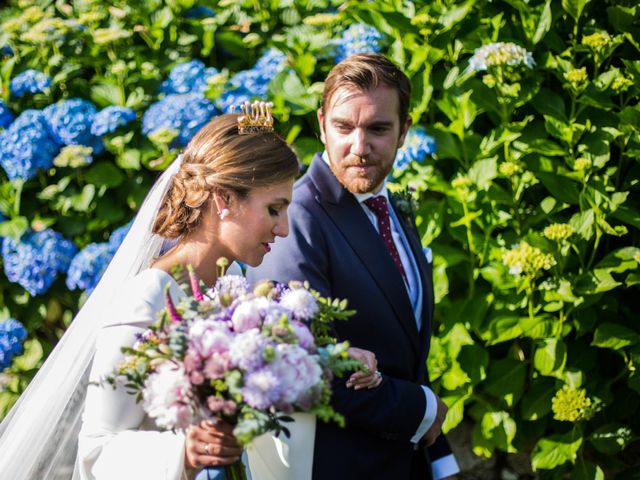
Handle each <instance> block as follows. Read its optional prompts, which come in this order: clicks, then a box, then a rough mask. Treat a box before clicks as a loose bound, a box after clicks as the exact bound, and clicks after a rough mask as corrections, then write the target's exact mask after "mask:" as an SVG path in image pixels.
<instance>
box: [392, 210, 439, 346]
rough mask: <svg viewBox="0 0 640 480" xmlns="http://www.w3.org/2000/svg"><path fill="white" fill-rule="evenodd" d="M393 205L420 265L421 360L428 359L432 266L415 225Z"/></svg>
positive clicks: (432, 300)
mask: <svg viewBox="0 0 640 480" xmlns="http://www.w3.org/2000/svg"><path fill="white" fill-rule="evenodd" d="M391 203H392V205H393V208H394V210H395V212H396V215H397V217H398V218H399V219H400V225H401V226H402V229H403V231H404V235H405V237H406V238H407V241H408V242H409V247H410V248H411V254H412V255H413V258H414V259H415V261H416V264H417V265H418V273H419V276H420V283H421V284H422V328H421V329H420V337H421V339H422V340H423V341H421V343H420V344H421V346H422V349H421V356H420V358H426V356H427V353H428V351H429V339H430V336H431V322H432V312H433V302H434V297H433V279H432V266H431V265H430V264H429V263H428V262H427V259H426V258H425V255H424V251H423V250H422V243H421V242H420V237H419V235H418V232H417V231H416V229H415V227H414V225H410V224H409V223H408V222H407V221H406V220H405V218H404V216H403V215H400V213H399V212H398V209H397V208H396V206H395V203H394V202H393V201H392V202H391Z"/></svg>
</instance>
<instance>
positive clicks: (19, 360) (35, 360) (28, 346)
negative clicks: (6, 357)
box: [13, 338, 44, 372]
mask: <svg viewBox="0 0 640 480" xmlns="http://www.w3.org/2000/svg"><path fill="white" fill-rule="evenodd" d="M43 354H44V351H43V349H42V345H41V344H40V342H39V341H38V340H37V339H35V338H32V339H28V340H26V341H25V342H24V353H23V354H22V355H20V356H18V357H15V359H14V360H13V368H14V369H15V370H17V371H23V372H28V371H29V370H33V369H35V368H36V367H38V365H39V364H40V362H41V361H42V358H43Z"/></svg>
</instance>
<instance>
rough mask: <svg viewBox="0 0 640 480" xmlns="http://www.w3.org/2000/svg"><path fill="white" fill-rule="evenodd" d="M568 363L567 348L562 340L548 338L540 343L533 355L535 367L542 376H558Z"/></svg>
mask: <svg viewBox="0 0 640 480" xmlns="http://www.w3.org/2000/svg"><path fill="white" fill-rule="evenodd" d="M566 363H567V346H566V345H565V343H564V342H563V341H562V340H557V339H555V338H548V339H545V340H542V341H540V342H539V343H538V346H537V348H536V351H535V353H534V355H533V366H534V367H535V368H536V369H537V370H538V371H539V372H540V373H541V374H542V375H555V376H558V375H559V374H561V373H562V370H563V369H564V366H565V364H566Z"/></svg>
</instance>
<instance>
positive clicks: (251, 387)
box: [242, 368, 280, 410]
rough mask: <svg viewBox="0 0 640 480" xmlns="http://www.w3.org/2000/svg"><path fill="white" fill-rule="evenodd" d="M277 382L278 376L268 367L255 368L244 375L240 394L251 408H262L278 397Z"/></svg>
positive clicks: (272, 402) (268, 405)
mask: <svg viewBox="0 0 640 480" xmlns="http://www.w3.org/2000/svg"><path fill="white" fill-rule="evenodd" d="M279 384H280V382H279V381H278V378H277V377H276V375H274V373H273V372H272V371H270V370H269V369H266V368H263V369H260V370H256V371H255V372H251V373H249V374H248V375H247V376H246V377H245V383H244V387H243V388H242V396H243V397H244V399H245V401H246V402H247V403H248V404H249V405H250V406H252V407H253V408H257V409H259V410H264V409H266V408H268V407H270V406H271V405H273V404H274V403H275V402H276V401H277V400H278V398H279V397H280V388H279Z"/></svg>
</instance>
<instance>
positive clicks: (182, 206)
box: [153, 114, 300, 238]
mask: <svg viewBox="0 0 640 480" xmlns="http://www.w3.org/2000/svg"><path fill="white" fill-rule="evenodd" d="M237 119H238V115H236V114H229V115H221V116H219V117H216V118H214V119H213V120H212V121H210V122H209V123H208V124H207V125H205V126H204V127H203V128H202V129H201V130H200V131H199V132H198V133H197V134H196V136H195V137H193V138H192V139H191V141H190V142H189V144H188V145H187V147H186V148H185V150H184V152H183V158H182V164H181V166H180V170H179V171H178V173H177V174H176V175H175V177H174V178H173V180H172V182H171V186H170V187H169V190H168V191H167V194H166V196H165V198H164V200H163V203H162V205H161V206H160V210H159V211H158V215H157V217H156V220H155V223H154V225H153V233H156V234H158V235H160V236H162V237H165V238H176V237H179V236H184V235H187V234H188V233H190V232H192V231H193V230H194V229H195V228H196V227H197V226H198V224H199V223H200V220H201V218H202V215H203V212H204V210H205V209H206V207H207V205H208V202H209V200H210V198H211V197H212V194H213V193H214V192H216V191H217V192H220V193H229V192H231V193H234V194H236V195H237V196H238V197H240V198H244V197H246V196H247V195H248V194H249V192H250V191H251V189H252V188H256V187H265V186H270V185H273V184H276V183H280V182H284V181H286V180H290V179H292V178H295V177H296V176H297V175H298V173H299V170H300V167H299V164H298V159H297V157H296V155H295V153H294V152H293V150H292V149H291V148H290V147H289V145H287V143H286V142H285V141H284V140H283V139H282V138H281V137H280V136H279V135H278V134H277V133H275V132H262V133H255V134H251V135H239V134H238V122H237Z"/></svg>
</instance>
